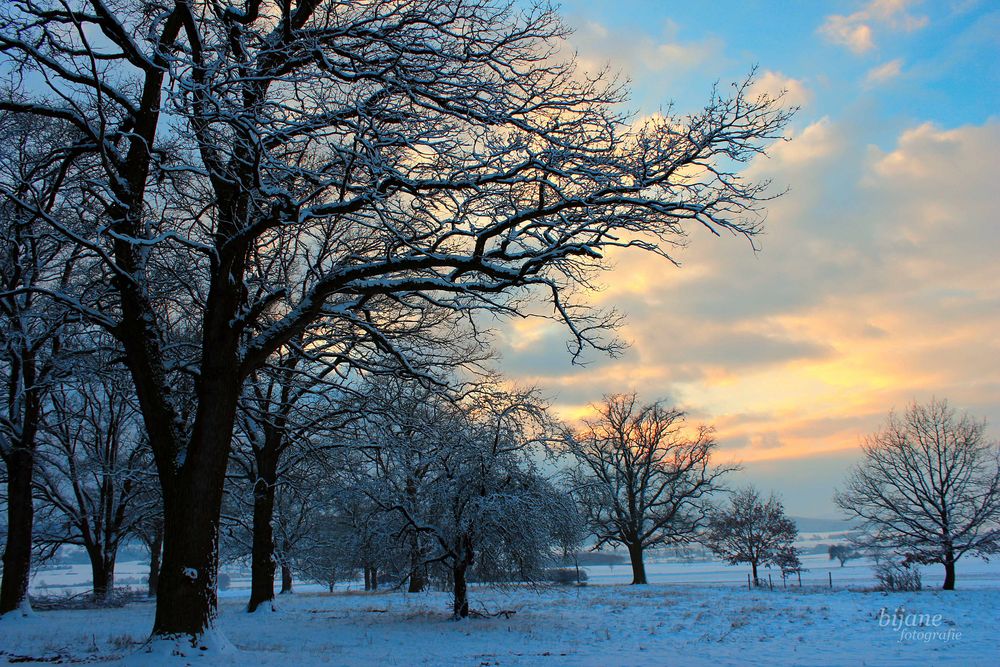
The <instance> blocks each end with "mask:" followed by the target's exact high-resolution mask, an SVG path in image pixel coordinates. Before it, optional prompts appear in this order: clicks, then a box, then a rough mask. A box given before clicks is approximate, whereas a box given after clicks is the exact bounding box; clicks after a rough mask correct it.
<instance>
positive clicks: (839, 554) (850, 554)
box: [827, 544, 861, 567]
mask: <svg viewBox="0 0 1000 667" xmlns="http://www.w3.org/2000/svg"><path fill="white" fill-rule="evenodd" d="M827 553H828V554H829V555H830V560H833V559H837V560H839V561H840V567H844V563H846V562H847V561H849V560H853V559H855V558H857V557H859V556H860V555H861V554H860V553H859V552H858V551H857V550H856V549H855V548H854V547H852V546H851V545H850V544H831V545H830V548H829V549H827Z"/></svg>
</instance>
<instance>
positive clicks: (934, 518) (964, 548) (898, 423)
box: [835, 400, 1000, 590]
mask: <svg viewBox="0 0 1000 667" xmlns="http://www.w3.org/2000/svg"><path fill="white" fill-rule="evenodd" d="M861 447H862V451H863V452H864V459H863V460H862V461H861V463H859V464H858V465H857V466H856V467H855V468H854V470H853V471H852V472H851V473H850V476H849V477H848V478H847V482H846V484H845V486H844V489H843V491H841V492H839V493H837V495H836V497H835V499H836V502H837V504H838V505H839V506H840V508H841V509H842V510H844V512H846V513H848V514H849V515H852V516H856V517H858V518H860V519H861V520H862V522H863V523H862V535H861V536H860V537H859V538H858V539H857V542H858V544H859V545H861V546H864V547H867V548H871V549H878V550H891V551H895V552H896V553H898V554H901V555H903V556H905V557H906V559H907V561H908V562H913V563H920V564H928V563H940V564H942V565H944V571H945V577H944V587H943V588H944V590H953V589H954V588H955V563H956V562H957V561H958V560H959V558H961V557H962V556H963V555H965V554H970V555H988V554H994V553H997V552H998V550H1000V525H998V524H1000V448H998V445H997V443H995V442H989V441H987V439H986V424H985V422H982V421H976V420H975V419H973V418H972V417H970V416H969V415H967V414H964V413H963V414H957V413H956V412H955V410H954V409H953V408H951V407H949V405H948V403H947V401H944V400H932V401H931V402H930V403H928V404H926V405H921V404H918V403H913V404H911V405H910V406H908V407H907V408H906V410H905V412H903V414H902V415H898V414H896V413H895V412H891V413H889V417H888V420H887V422H886V424H885V426H884V427H883V428H882V429H881V430H879V431H877V432H876V433H874V434H872V435H870V436H868V437H867V438H866V439H865V442H864V444H862V446H861Z"/></svg>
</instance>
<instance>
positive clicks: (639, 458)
mask: <svg viewBox="0 0 1000 667" xmlns="http://www.w3.org/2000/svg"><path fill="white" fill-rule="evenodd" d="M596 410H597V413H598V416H597V417H595V418H593V419H590V420H585V423H586V427H585V428H584V429H583V430H582V431H581V432H580V433H578V434H576V435H573V436H571V437H570V438H569V451H570V452H571V453H572V454H573V456H574V457H575V458H576V461H577V466H576V468H574V469H573V471H572V473H571V479H572V486H573V489H574V492H575V494H576V495H577V497H578V499H579V504H580V506H581V508H582V509H583V511H584V513H585V516H586V522H587V524H588V526H589V529H590V531H591V532H592V533H593V535H594V536H595V537H596V538H597V543H596V545H595V548H599V547H600V546H601V545H603V544H621V545H623V546H624V547H625V548H627V549H628V552H629V557H630V558H631V561H632V583H633V584H645V583H646V567H645V564H644V561H643V552H644V551H645V550H646V549H649V548H650V547H654V546H658V545H666V544H682V543H686V542H691V541H693V540H694V539H695V538H696V535H697V532H698V530H699V529H700V528H701V527H702V526H703V525H704V523H705V522H706V521H707V518H708V509H709V506H708V504H707V499H708V497H709V496H710V495H711V494H712V493H713V492H714V491H716V490H718V489H719V488H720V487H719V481H720V477H721V476H722V475H724V474H725V473H727V472H730V471H732V470H734V469H735V466H727V465H722V466H712V465H711V459H712V453H713V451H714V450H715V448H716V441H715V437H714V434H713V431H712V429H711V428H709V427H705V426H701V427H699V428H697V429H695V431H694V432H693V433H691V434H689V433H687V432H686V431H685V427H686V423H685V417H684V413H683V412H681V411H679V410H676V409H673V408H666V407H664V405H663V404H662V403H660V402H655V403H650V404H647V405H641V404H640V403H639V400H638V398H637V397H636V395H635V394H614V395H611V396H607V397H605V399H604V402H603V403H602V404H601V405H599V406H596Z"/></svg>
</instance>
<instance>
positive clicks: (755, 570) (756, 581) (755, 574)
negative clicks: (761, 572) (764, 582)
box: [750, 563, 760, 586]
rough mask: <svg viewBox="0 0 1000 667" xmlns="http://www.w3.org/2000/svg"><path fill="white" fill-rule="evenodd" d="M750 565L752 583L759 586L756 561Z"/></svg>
mask: <svg viewBox="0 0 1000 667" xmlns="http://www.w3.org/2000/svg"><path fill="white" fill-rule="evenodd" d="M750 566H751V567H752V568H753V585H754V586H759V585H760V579H758V578H757V563H750Z"/></svg>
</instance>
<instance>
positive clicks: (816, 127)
mask: <svg viewBox="0 0 1000 667" xmlns="http://www.w3.org/2000/svg"><path fill="white" fill-rule="evenodd" d="M836 150H837V138H836V135H835V132H834V126H833V123H831V122H830V119H829V118H828V117H826V116H824V117H823V118H820V119H819V120H818V121H816V122H815V123H813V124H811V125H808V126H806V128H805V129H804V130H802V132H800V133H798V134H795V135H792V138H791V141H788V142H785V143H781V144H776V145H775V146H774V148H773V149H772V150H771V157H772V158H773V160H774V161H776V162H778V163H780V164H782V165H787V166H791V167H799V166H802V165H804V164H807V163H810V162H814V161H816V160H819V159H822V158H825V157H828V156H830V155H832V154H833V153H835V152H836Z"/></svg>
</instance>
